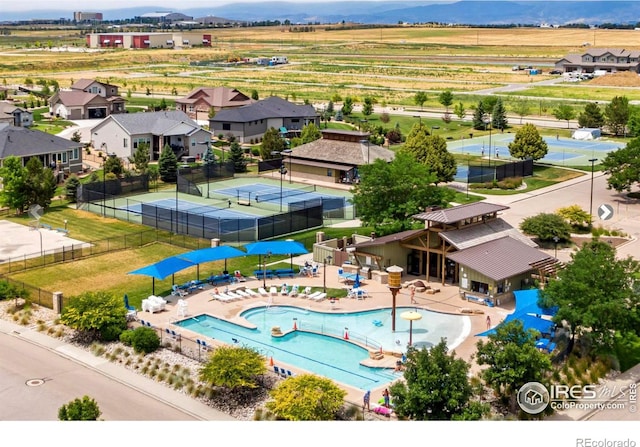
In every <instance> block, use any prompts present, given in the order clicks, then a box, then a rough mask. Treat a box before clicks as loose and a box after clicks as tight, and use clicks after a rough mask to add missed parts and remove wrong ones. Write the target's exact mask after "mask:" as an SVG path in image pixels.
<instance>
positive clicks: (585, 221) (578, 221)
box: [556, 205, 591, 230]
mask: <svg viewBox="0 0 640 447" xmlns="http://www.w3.org/2000/svg"><path fill="white" fill-rule="evenodd" d="M556 214H557V215H558V216H560V217H562V218H563V219H564V220H565V221H567V222H569V225H571V227H573V228H575V229H576V230H579V229H583V228H589V227H590V226H591V215H590V214H589V213H588V212H586V211H585V210H583V209H582V208H580V206H579V205H571V206H565V207H563V208H560V209H558V210H557V211H556Z"/></svg>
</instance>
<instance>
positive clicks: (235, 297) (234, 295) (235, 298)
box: [226, 292, 243, 300]
mask: <svg viewBox="0 0 640 447" xmlns="http://www.w3.org/2000/svg"><path fill="white" fill-rule="evenodd" d="M226 295H227V296H230V297H231V298H233V299H234V300H240V299H242V298H243V297H242V295H240V294H238V293H236V292H227V293H226Z"/></svg>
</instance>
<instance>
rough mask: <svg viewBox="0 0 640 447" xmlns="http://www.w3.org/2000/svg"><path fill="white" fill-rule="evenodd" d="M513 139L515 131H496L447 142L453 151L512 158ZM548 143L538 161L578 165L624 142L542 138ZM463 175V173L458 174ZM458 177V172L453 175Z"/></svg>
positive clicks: (602, 156)
mask: <svg viewBox="0 0 640 447" xmlns="http://www.w3.org/2000/svg"><path fill="white" fill-rule="evenodd" d="M514 138H515V134H511V133H510V134H498V135H493V136H492V138H489V136H488V135H485V136H482V137H476V138H473V139H470V140H458V141H451V142H448V143H447V147H448V150H449V152H451V153H452V154H468V155H479V156H481V157H483V158H484V159H487V160H491V159H507V160H509V159H511V155H510V154H509V143H511V142H512V141H513V140H514ZM543 139H544V141H545V142H546V143H547V146H548V151H547V155H546V156H545V157H544V158H543V159H542V160H540V161H542V162H544V163H550V164H555V165H564V164H566V163H568V162H569V163H571V164H572V165H574V166H577V165H584V166H586V165H589V162H588V160H589V159H590V158H599V159H600V160H602V159H603V158H604V157H605V156H606V154H607V153H608V152H611V151H615V150H617V149H619V148H621V147H622V146H623V145H622V144H620V143H615V142H611V141H598V140H586V141H585V140H574V139H573V138H556V137H553V136H549V137H543ZM459 174H462V173H459ZM456 178H458V175H456Z"/></svg>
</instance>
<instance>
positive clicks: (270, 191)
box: [215, 183, 345, 210]
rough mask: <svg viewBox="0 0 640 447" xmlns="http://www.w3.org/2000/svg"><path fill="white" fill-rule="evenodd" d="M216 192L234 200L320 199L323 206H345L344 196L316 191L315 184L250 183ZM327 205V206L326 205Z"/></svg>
mask: <svg viewBox="0 0 640 447" xmlns="http://www.w3.org/2000/svg"><path fill="white" fill-rule="evenodd" d="M215 192H216V193H217V194H223V195H225V196H229V197H233V198H235V199H236V200H242V201H246V202H253V203H261V202H262V203H265V202H272V203H280V201H281V200H282V203H283V204H287V205H288V204H290V203H295V202H301V201H313V200H322V202H323V205H324V206H323V208H324V209H325V210H327V209H335V208H336V207H337V206H339V207H344V206H345V198H344V197H339V196H335V195H331V194H327V193H319V192H317V188H316V186H315V185H307V186H301V187H297V188H292V187H284V186H283V187H282V188H281V187H279V186H275V185H269V184H265V183H252V184H246V185H242V186H238V187H229V188H222V189H217V190H216V191H215ZM327 205H328V206H327Z"/></svg>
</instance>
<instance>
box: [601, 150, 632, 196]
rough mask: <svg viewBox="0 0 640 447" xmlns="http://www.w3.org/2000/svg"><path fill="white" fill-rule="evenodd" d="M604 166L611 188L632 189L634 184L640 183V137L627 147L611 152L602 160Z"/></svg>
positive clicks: (620, 190)
mask: <svg viewBox="0 0 640 447" xmlns="http://www.w3.org/2000/svg"><path fill="white" fill-rule="evenodd" d="M602 167H603V168H604V170H605V172H606V173H607V174H608V175H609V178H608V179H607V185H608V186H607V187H608V188H609V189H611V188H613V189H615V190H616V191H618V192H622V191H624V190H626V191H631V187H632V186H634V185H635V184H636V183H640V138H634V139H633V140H631V141H629V142H628V143H627V145H626V146H625V147H623V148H620V149H618V150H615V151H613V152H609V153H608V154H607V156H606V157H605V158H604V160H603V161H602Z"/></svg>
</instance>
